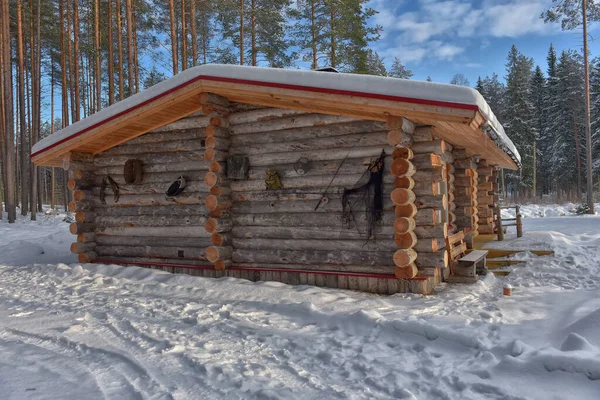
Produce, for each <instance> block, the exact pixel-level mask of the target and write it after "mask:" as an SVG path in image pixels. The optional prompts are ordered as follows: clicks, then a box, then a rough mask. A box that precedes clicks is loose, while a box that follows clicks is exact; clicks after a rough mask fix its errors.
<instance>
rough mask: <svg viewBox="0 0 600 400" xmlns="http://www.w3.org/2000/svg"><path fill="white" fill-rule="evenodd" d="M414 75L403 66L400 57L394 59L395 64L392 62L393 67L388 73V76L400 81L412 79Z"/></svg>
mask: <svg viewBox="0 0 600 400" xmlns="http://www.w3.org/2000/svg"><path fill="white" fill-rule="evenodd" d="M413 75H414V73H413V72H412V71H411V70H410V69H407V68H406V67H405V66H404V65H402V62H401V61H400V59H399V58H398V57H394V62H392V66H391V67H390V70H389V71H388V76H391V77H393V78H400V79H410V78H412V77H413Z"/></svg>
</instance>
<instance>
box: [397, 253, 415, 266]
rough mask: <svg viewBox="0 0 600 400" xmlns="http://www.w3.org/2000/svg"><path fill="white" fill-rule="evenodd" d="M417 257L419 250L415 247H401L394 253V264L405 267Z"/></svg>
mask: <svg viewBox="0 0 600 400" xmlns="http://www.w3.org/2000/svg"><path fill="white" fill-rule="evenodd" d="M416 259H417V252H416V251H414V250H413V249H400V250H397V251H396V252H395V253H394V264H396V266H397V267H405V266H407V265H409V264H412V263H413V262H414V261H415V260H416Z"/></svg>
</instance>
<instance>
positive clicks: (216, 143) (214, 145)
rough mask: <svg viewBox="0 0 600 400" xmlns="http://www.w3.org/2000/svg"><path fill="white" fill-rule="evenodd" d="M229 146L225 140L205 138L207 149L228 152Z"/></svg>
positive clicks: (212, 137)
mask: <svg viewBox="0 0 600 400" xmlns="http://www.w3.org/2000/svg"><path fill="white" fill-rule="evenodd" d="M230 146H231V143H230V142H229V140H227V139H223V138H217V137H214V136H211V137H207V138H206V140H205V147H206V148H207V149H215V150H228V149H229V147H230Z"/></svg>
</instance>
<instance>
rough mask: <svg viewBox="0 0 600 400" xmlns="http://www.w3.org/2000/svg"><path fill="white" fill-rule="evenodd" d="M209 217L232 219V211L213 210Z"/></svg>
mask: <svg viewBox="0 0 600 400" xmlns="http://www.w3.org/2000/svg"><path fill="white" fill-rule="evenodd" d="M209 215H210V217H211V218H231V209H227V210H222V209H220V208H216V209H214V210H211V211H210V213H209Z"/></svg>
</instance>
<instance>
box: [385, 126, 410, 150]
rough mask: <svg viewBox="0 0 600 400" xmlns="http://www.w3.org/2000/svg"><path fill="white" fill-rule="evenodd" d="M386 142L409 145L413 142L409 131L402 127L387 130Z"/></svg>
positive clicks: (392, 144) (393, 144)
mask: <svg viewBox="0 0 600 400" xmlns="http://www.w3.org/2000/svg"><path fill="white" fill-rule="evenodd" d="M387 143H388V144H389V145H390V146H402V147H410V146H411V145H412V143H413V138H412V135H411V134H410V133H407V132H405V131H403V130H402V129H392V130H390V131H388V132H387Z"/></svg>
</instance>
